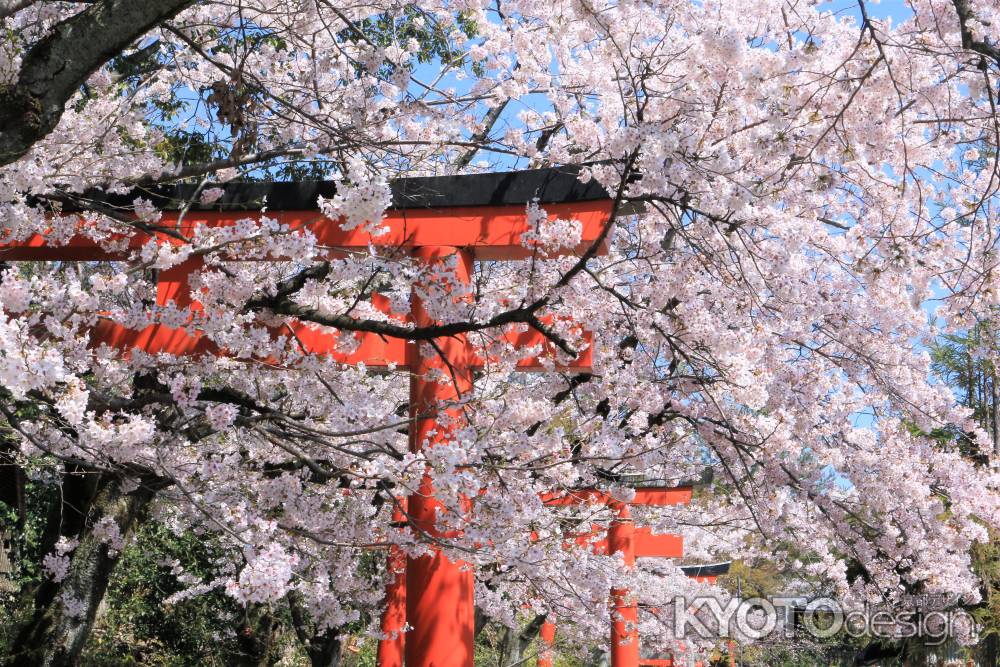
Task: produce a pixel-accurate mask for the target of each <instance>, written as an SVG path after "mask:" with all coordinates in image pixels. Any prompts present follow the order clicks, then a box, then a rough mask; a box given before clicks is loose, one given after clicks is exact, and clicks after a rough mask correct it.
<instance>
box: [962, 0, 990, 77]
mask: <svg viewBox="0 0 1000 667" xmlns="http://www.w3.org/2000/svg"><path fill="white" fill-rule="evenodd" d="M952 4H953V5H955V13H956V14H958V27H959V30H960V31H961V33H962V48H964V49H968V50H969V51H975V52H976V53H978V54H979V55H981V56H984V57H986V58H991V59H992V60H993V61H994V62H995V63H996V64H997V66H1000V49H998V48H997V47H996V46H994V45H993V44H990V43H989V42H984V41H981V40H978V39H974V38H973V36H972V30H970V29H969V25H968V24H969V21H970V20H973V19H975V18H976V16H975V15H974V14H973V13H972V9H971V8H970V7H969V0H952ZM983 67H985V64H984V65H983Z"/></svg>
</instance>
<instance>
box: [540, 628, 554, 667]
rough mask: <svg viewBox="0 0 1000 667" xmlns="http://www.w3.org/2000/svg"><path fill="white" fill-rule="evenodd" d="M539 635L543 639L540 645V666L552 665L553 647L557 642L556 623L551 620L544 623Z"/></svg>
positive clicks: (550, 666) (547, 666)
mask: <svg viewBox="0 0 1000 667" xmlns="http://www.w3.org/2000/svg"><path fill="white" fill-rule="evenodd" d="M538 637H539V639H541V642H540V643H539V645H538V663H537V664H538V667H552V647H553V646H555V643H556V624H555V623H553V622H552V621H549V620H547V621H545V622H544V623H542V628H541V630H539V631H538Z"/></svg>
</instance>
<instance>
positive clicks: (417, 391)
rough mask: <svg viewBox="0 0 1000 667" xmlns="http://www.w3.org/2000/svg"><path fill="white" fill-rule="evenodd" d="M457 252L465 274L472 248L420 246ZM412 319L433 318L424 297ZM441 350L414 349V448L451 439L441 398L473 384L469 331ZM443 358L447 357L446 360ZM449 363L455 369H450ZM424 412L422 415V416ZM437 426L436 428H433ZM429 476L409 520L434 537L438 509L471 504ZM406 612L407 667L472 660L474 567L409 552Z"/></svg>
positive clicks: (432, 258)
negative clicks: (444, 500) (446, 503)
mask: <svg viewBox="0 0 1000 667" xmlns="http://www.w3.org/2000/svg"><path fill="white" fill-rule="evenodd" d="M453 254H457V255H458V258H459V262H458V265H459V270H458V272H459V273H460V274H461V276H460V277H461V278H463V279H466V280H467V279H468V277H469V271H470V268H471V265H472V256H471V253H469V252H467V251H460V250H456V249H455V248H439V247H430V248H426V247H425V248H418V249H416V250H415V251H414V255H415V256H416V257H419V258H420V259H422V260H424V261H426V262H430V263H434V262H440V261H443V260H444V259H445V258H446V257H448V256H449V255H453ZM412 308H413V319H414V321H415V322H416V323H417V325H418V326H426V325H429V324H432V323H433V321H432V320H431V318H430V316H428V314H427V313H426V312H425V311H424V309H423V306H422V304H421V303H420V299H419V298H418V297H417V296H416V294H414V296H413V299H412ZM435 343H436V344H437V346H438V348H439V349H440V354H433V353H432V354H430V355H429V356H426V357H425V356H422V355H421V354H419V350H418V346H416V345H411V346H410V347H409V349H408V352H409V355H410V356H409V361H408V366H409V367H410V369H411V372H412V376H411V380H410V417H411V418H413V419H414V420H415V421H414V423H413V425H412V426H411V427H410V449H411V450H412V451H420V450H421V449H422V448H423V447H425V446H429V447H433V446H434V444H435V443H437V442H441V441H444V440H447V439H448V438H449V437H450V436H449V433H448V429H449V428H450V427H449V426H448V425H447V424H446V423H444V420H441V419H438V418H437V417H438V416H439V414H440V416H442V417H445V418H447V419H449V420H456V421H457V420H460V419H461V416H462V415H461V411H460V410H456V409H449V410H446V411H445V412H444V413H443V414H442V413H438V407H439V405H440V403H441V402H442V401H452V400H455V399H458V398H461V397H462V396H464V395H466V394H468V393H469V392H471V391H472V351H471V348H470V346H469V344H468V341H467V340H466V339H465V337H464V336H454V337H448V338H439V339H437V340H436V341H435ZM442 357H443V358H444V359H442ZM449 364H450V368H449ZM432 370H436V371H441V372H444V373H446V374H448V375H449V376H450V377H451V378H452V381H451V382H447V383H442V382H437V381H435V380H434V379H430V380H428V379H425V377H424V376H425V374H426V373H427V372H428V371H432ZM418 416H421V418H419V419H418V418H417V417H418ZM432 431H433V432H434V433H433V434H432V433H431V432H432ZM433 494H434V489H433V486H432V484H431V480H430V477H429V476H428V475H425V476H424V478H423V481H422V482H421V484H420V488H419V490H418V492H417V493H415V494H412V495H411V496H410V497H409V499H408V500H407V512H408V514H409V523H410V525H411V526H412V527H413V528H414V529H415V530H417V531H420V532H423V533H426V534H428V535H432V536H441V537H447V534H442V533H440V532H439V531H438V529H437V528H436V526H435V517H436V514H437V513H438V512H439V511H464V508H445V507H443V506H442V505H441V504H440V503H439V502H438V501H437V500H436V499H435V498H434V495H433ZM406 591H407V596H406V619H407V622H408V623H409V625H410V626H411V627H412V630H410V632H409V633H407V637H406V666H407V667H473V654H474V646H473V630H474V626H475V604H474V603H473V598H472V594H473V573H472V571H471V569H469V568H468V567H467V566H465V565H464V564H463V563H461V562H453V561H451V560H449V559H447V558H446V557H445V556H444V555H443V554H442V553H441V552H440V551H438V550H437V549H433V550H432V551H431V553H430V554H428V555H424V556H421V557H420V558H408V559H407V563H406Z"/></svg>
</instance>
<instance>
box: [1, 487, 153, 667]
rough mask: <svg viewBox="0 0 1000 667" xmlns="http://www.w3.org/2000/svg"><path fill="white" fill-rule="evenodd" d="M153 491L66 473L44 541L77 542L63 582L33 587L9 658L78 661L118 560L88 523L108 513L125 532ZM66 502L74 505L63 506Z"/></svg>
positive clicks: (57, 663)
mask: <svg viewBox="0 0 1000 667" xmlns="http://www.w3.org/2000/svg"><path fill="white" fill-rule="evenodd" d="M153 495H154V492H153V490H152V489H151V488H150V487H147V486H140V487H139V489H137V490H136V491H133V492H131V493H127V494H126V493H122V491H121V486H120V483H119V481H118V480H113V479H109V478H106V477H98V476H97V475H85V476H83V478H82V479H79V478H77V476H75V475H72V474H70V475H68V476H67V477H66V484H65V485H64V497H65V499H64V501H63V503H62V507H60V506H58V505H57V506H56V508H55V512H54V513H55V514H57V516H56V517H55V521H52V520H50V522H49V526H48V528H49V530H48V531H47V532H48V534H47V536H46V537H47V539H46V540H45V543H46V544H47V545H49V546H51V544H54V543H55V539H56V538H57V537H58V535H59V534H61V535H63V536H66V537H74V538H76V539H78V540H79V541H80V544H79V546H77V548H76V549H75V550H74V551H73V554H72V558H71V560H70V567H69V572H68V573H67V575H66V577H65V578H64V579H63V580H62V581H61V582H59V583H56V582H53V581H51V580H48V579H46V581H45V582H43V583H42V584H41V585H40V586H38V587H37V589H35V590H34V591H32V592H31V593H33V595H32V597H33V606H34V613H33V614H32V616H31V617H30V618H29V619H28V621H27V622H26V623H25V624H24V625H23V626H22V627H21V628H20V629H19V631H18V632H17V635H16V639H15V641H14V646H16V647H19V649H20V652H18V653H16V654H14V655H13V656H12V657H11V661H10V662H9V663H8V664H10V665H14V666H16V667H22V666H23V667H29V666H30V667H63V666H69V665H74V664H76V663H77V661H78V659H79V657H80V652H81V651H82V650H83V647H84V645H85V644H86V642H87V639H88V638H89V636H90V632H91V630H92V629H93V626H94V618H95V617H96V615H97V608H98V606H99V605H100V604H101V601H102V600H103V599H104V594H105V592H106V591H107V588H108V582H109V581H110V579H111V573H112V571H113V569H114V566H115V563H116V561H117V557H114V558H113V557H111V556H109V555H108V546H107V545H105V544H104V543H103V542H101V541H100V540H99V539H98V538H97V537H96V536H95V535H94V534H93V532H92V530H91V528H92V527H93V526H94V524H95V523H97V522H98V521H99V520H101V519H102V518H104V517H110V518H111V519H113V520H114V521H115V523H117V524H118V527H119V529H120V530H121V532H122V534H123V535H125V534H127V533H128V532H129V531H130V530H131V528H132V527H133V525H134V524H135V522H136V520H137V518H138V517H139V516H140V515H141V514H142V513H143V511H144V510H145V509H146V507H148V505H149V502H150V501H151V500H152V498H153ZM88 496H89V498H88ZM74 503H77V504H75V506H74ZM67 505H69V506H70V507H72V508H73V509H76V510H78V511H75V512H74V511H71V510H67V509H66V506H67ZM60 527H61V528H62V530H60ZM67 529H68V530H67Z"/></svg>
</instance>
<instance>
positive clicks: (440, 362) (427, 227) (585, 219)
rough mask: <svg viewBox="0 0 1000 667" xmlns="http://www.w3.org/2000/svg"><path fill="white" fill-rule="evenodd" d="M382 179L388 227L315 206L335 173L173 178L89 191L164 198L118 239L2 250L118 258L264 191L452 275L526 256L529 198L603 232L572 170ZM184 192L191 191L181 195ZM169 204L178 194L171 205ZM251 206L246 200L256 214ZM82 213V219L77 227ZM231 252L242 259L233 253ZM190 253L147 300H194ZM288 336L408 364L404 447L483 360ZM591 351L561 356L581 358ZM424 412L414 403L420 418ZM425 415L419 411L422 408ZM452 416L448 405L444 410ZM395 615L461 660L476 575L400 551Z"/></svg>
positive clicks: (320, 223)
mask: <svg viewBox="0 0 1000 667" xmlns="http://www.w3.org/2000/svg"><path fill="white" fill-rule="evenodd" d="M392 187H393V206H392V208H391V209H390V210H389V211H388V212H387V215H386V218H385V219H384V221H383V227H387V228H388V232H387V233H384V234H380V235H378V236H372V235H371V234H370V233H369V232H368V231H366V230H364V229H363V228H355V229H353V230H344V229H342V227H341V225H340V224H338V222H337V221H335V220H329V219H326V218H324V217H323V216H322V215H320V214H319V213H318V212H317V211H316V198H317V197H318V196H326V197H332V196H333V195H334V194H335V192H336V184H335V183H332V182H314V183H238V184H227V185H226V186H224V188H223V189H224V195H223V196H222V198H221V199H219V200H218V201H217V202H215V203H213V204H212V205H211V206H209V207H203V206H200V205H199V204H198V203H197V201H195V194H196V192H197V191H196V190H195V189H194V188H193V186H186V185H181V186H172V187H166V188H158V189H154V190H152V191H149V190H145V191H142V192H138V193H130V194H129V195H124V196H117V197H115V196H110V197H107V196H101V195H100V194H97V195H94V196H93V197H91V198H92V199H97V200H98V201H99V202H100V203H101V204H104V205H117V206H120V207H123V208H124V207H128V206H130V205H131V201H132V200H133V199H134V197H135V196H143V197H147V198H150V199H151V201H152V203H153V204H154V206H156V207H157V208H159V209H163V210H164V214H163V217H162V219H161V220H160V222H159V223H158V224H159V227H160V228H161V229H163V230H164V231H162V232H160V231H154V232H140V233H137V234H135V235H133V236H131V237H129V238H127V239H125V238H123V239H122V244H121V245H122V246H123V247H122V248H121V249H119V250H115V251H109V250H106V249H105V248H104V247H102V246H101V245H99V244H97V243H95V242H94V241H92V240H91V239H90V238H88V237H87V236H85V235H83V234H79V235H77V236H75V237H73V238H72V239H71V240H70V241H69V243H67V244H64V245H60V246H50V245H48V241H47V239H46V238H45V237H44V236H35V237H32V238H30V239H27V240H24V241H18V242H13V241H10V240H9V239H6V240H5V239H2V238H0V261H56V260H58V261H126V260H129V259H130V257H131V256H132V255H133V253H135V251H136V250H138V249H139V248H141V247H142V246H143V245H145V244H146V243H147V242H149V241H150V240H155V241H156V242H157V243H158V244H171V245H178V244H181V243H184V242H185V241H184V240H183V239H179V238H177V236H178V235H179V236H181V237H183V238H184V239H189V238H191V236H192V233H193V232H194V231H195V229H196V228H197V227H198V226H199V225H207V226H228V225H234V224H236V222H237V221H238V220H243V219H247V218H254V217H258V218H259V217H261V216H262V215H263V214H260V213H259V210H260V207H261V204H262V202H263V201H264V200H265V198H266V202H267V206H268V207H269V209H270V210H269V211H268V212H267V213H266V217H268V218H272V219H276V220H277V221H278V222H279V223H280V224H283V225H287V226H288V227H289V228H290V229H292V230H308V231H310V232H311V233H312V234H314V235H315V236H316V238H317V241H318V242H319V243H320V244H321V245H323V246H326V247H328V248H330V250H331V252H336V251H338V250H340V251H343V250H351V249H354V250H365V251H366V250H367V249H368V248H369V247H370V246H377V247H392V248H398V247H402V248H406V249H407V250H408V251H409V252H410V253H411V255H412V256H413V257H415V258H418V259H419V260H421V261H423V262H426V263H427V264H430V265H434V264H439V263H442V262H444V261H446V260H447V259H449V258H451V257H455V258H456V260H457V268H456V275H457V276H458V278H459V279H460V280H465V281H468V279H469V274H470V273H471V271H472V265H473V262H474V261H475V260H476V259H482V260H505V259H517V258H523V257H528V256H530V254H531V250H530V249H529V248H526V247H524V246H523V245H522V244H521V236H522V234H524V233H525V232H528V231H532V230H530V229H529V227H528V225H527V220H526V208H525V207H526V205H527V204H528V203H529V202H532V201H536V202H538V203H539V205H542V206H544V207H545V209H546V211H547V213H548V215H549V217H550V218H573V219H576V220H579V221H580V222H581V223H582V235H581V242H580V245H579V246H578V247H577V248H576V249H574V250H573V251H570V252H571V253H573V252H575V253H576V254H581V253H583V252H585V251H586V250H587V249H589V248H591V247H592V246H593V245H594V244H595V243H597V242H598V241H599V240H600V239H603V238H604V237H605V228H606V226H607V225H608V224H609V218H610V213H611V209H612V202H611V200H610V198H609V197H608V195H607V193H606V192H605V191H604V190H603V189H602V188H601V187H600V186H598V185H597V184H596V183H593V182H590V183H587V184H583V183H581V182H580V181H579V180H578V179H577V178H576V173H575V171H574V170H571V169H564V170H560V169H543V170H533V171H523V172H512V173H505V174H480V175H472V176H451V177H429V178H414V179H402V180H399V181H396V182H395V183H393V185H392ZM192 202H193V203H192ZM178 203H181V204H184V205H186V206H187V208H186V210H184V212H183V213H182V212H180V209H179V207H178ZM254 211H257V212H256V213H254ZM86 224H87V222H86V220H81V225H82V226H86ZM233 259H234V260H237V259H239V258H238V257H234V258H233ZM199 262H200V260H199V259H194V260H190V261H188V262H186V263H184V264H182V265H180V266H177V267H174V268H173V269H171V270H168V271H163V272H160V274H159V276H158V279H157V295H156V302H157V305H160V306H165V305H168V303H169V302H170V301H173V302H174V303H175V304H176V305H178V306H188V305H191V306H192V307H193V308H195V309H196V308H197V304H196V303H193V301H196V300H197V297H196V295H195V296H194V297H193V298H192V296H191V294H190V291H189V289H188V286H187V276H188V274H189V273H190V272H191V271H193V270H195V269H196V268H198V266H199ZM409 317H410V320H411V321H412V322H413V323H414V324H415V325H417V326H428V325H432V324H436V322H434V321H433V320H432V319H431V318H430V317H429V315H428V314H427V313H426V311H425V310H424V308H423V305H422V304H421V303H420V299H419V298H418V297H417V296H416V294H414V298H413V299H412V300H411V312H410V313H409ZM292 327H293V329H294V330H295V332H296V334H297V335H298V338H299V340H300V341H301V343H302V344H303V346H304V347H305V348H306V349H307V351H308V352H309V353H311V354H325V355H329V356H330V357H332V358H334V359H337V360H338V361H342V362H344V363H357V362H362V361H363V362H365V363H366V364H368V365H370V366H380V365H388V364H395V365H396V367H397V368H406V369H408V370H409V371H410V373H411V375H410V405H409V412H410V417H411V419H413V420H414V421H413V422H412V423H411V426H410V429H409V435H410V437H409V440H410V447H411V449H412V450H414V451H419V450H420V449H421V448H422V447H423V443H424V441H425V440H427V439H428V435H429V433H430V432H431V431H436V432H437V433H436V435H434V437H433V438H431V439H430V442H429V443H428V444H430V445H433V444H434V443H435V442H440V441H442V440H443V439H445V438H447V437H448V434H447V433H446V432H442V431H443V429H442V428H441V426H440V425H439V424H438V423H437V420H436V418H435V416H434V415H435V414H436V413H437V410H438V408H439V406H440V404H441V403H444V402H450V401H454V400H455V399H457V398H460V397H461V396H463V395H465V394H467V393H468V392H470V391H471V390H472V373H473V370H474V369H475V368H476V367H478V366H482V364H483V363H484V361H483V359H482V358H481V357H480V356H479V355H477V354H476V352H475V350H474V349H473V347H472V345H471V344H470V343H469V342H468V339H467V337H465V336H458V337H448V338H439V339H435V341H434V342H435V343H436V346H437V348H438V349H439V353H438V356H436V357H434V358H425V357H423V356H422V355H421V354H420V353H419V350H418V346H417V345H413V344H407V341H406V340H404V339H400V338H393V337H391V336H383V335H375V334H355V335H356V336H357V337H358V338H360V346H359V347H358V349H357V350H356V351H355V352H354V353H352V354H348V355H345V354H342V353H340V352H337V351H336V349H335V345H336V341H337V336H338V334H336V333H333V332H332V331H323V330H322V329H321V328H315V327H310V326H305V325H302V324H301V323H299V324H295V323H293V324H292ZM505 338H507V340H508V342H510V343H512V344H514V345H518V346H523V345H536V344H538V345H541V346H542V349H543V350H545V352H543V355H546V354H552V352H553V346H552V345H551V344H550V342H549V341H548V340H547V339H546V338H545V337H544V336H543V335H542V334H541V332H538V331H534V330H529V331H528V332H527V333H521V334H511V333H508V334H507V335H506V336H505ZM91 341H92V343H93V344H94V345H99V344H100V343H107V344H109V345H111V346H112V347H115V348H118V349H119V350H121V351H123V352H128V351H129V350H131V349H133V348H139V349H142V350H144V351H145V352H148V353H157V352H168V353H171V354H174V355H187V354H198V353H219V352H220V350H219V349H218V347H217V346H215V345H213V344H212V343H211V342H210V341H208V340H207V339H206V338H205V337H204V336H202V335H200V334H199V333H198V332H193V333H189V332H188V331H186V330H185V329H184V328H170V327H167V326H164V325H161V324H151V325H149V326H147V327H145V328H144V329H143V330H141V331H133V330H129V329H126V328H125V327H122V326H119V325H117V324H114V323H112V322H109V321H102V322H101V323H100V324H99V325H98V326H97V327H96V328H95V329H94V330H93V331H92V332H91ZM590 358H591V352H590V350H587V351H585V352H584V353H583V354H582V355H580V357H579V358H578V359H577V360H575V361H574V362H571V363H570V364H569V365H567V366H565V367H566V368H569V369H575V370H584V369H587V368H589V365H590ZM520 367H521V368H524V369H541V368H542V366H541V364H540V360H539V359H538V358H537V357H536V358H534V359H528V360H526V361H524V362H522V363H521V364H520ZM434 369H437V370H442V371H444V370H447V371H449V372H450V373H452V374H453V375H454V382H453V383H449V384H442V383H438V382H435V381H433V380H431V381H428V380H426V379H425V376H426V375H427V373H428V371H431V370H434ZM421 415H424V416H423V417H421ZM426 415H430V416H426ZM451 416H452V417H457V416H458V415H457V414H455V415H451ZM438 507H439V504H438V503H437V502H436V501H435V500H434V498H433V488H432V487H431V484H430V478H429V477H428V476H425V477H424V480H423V482H422V483H421V486H420V488H419V490H418V492H417V493H415V494H412V495H411V496H409V498H408V499H407V514H408V516H409V522H411V523H412V524H413V525H414V527H415V528H416V529H418V530H422V531H426V532H427V533H429V534H432V535H433V534H436V530H435V515H436V512H437V509H438ZM405 569H406V574H405V581H406V588H407V589H408V595H407V596H406V618H407V619H408V621H409V623H410V625H411V626H412V631H411V632H409V633H407V635H408V636H407V641H406V642H405V645H406V664H407V667H471V666H472V664H473V626H474V609H475V607H474V603H473V585H472V577H473V574H472V572H470V571H466V570H463V568H462V564H461V563H456V562H451V561H450V560H448V559H447V558H445V557H444V556H443V555H442V554H441V552H440V551H439V550H437V549H435V550H433V551H432V553H431V554H429V555H425V556H422V557H420V558H416V559H413V558H410V559H407V563H406V568H405Z"/></svg>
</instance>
